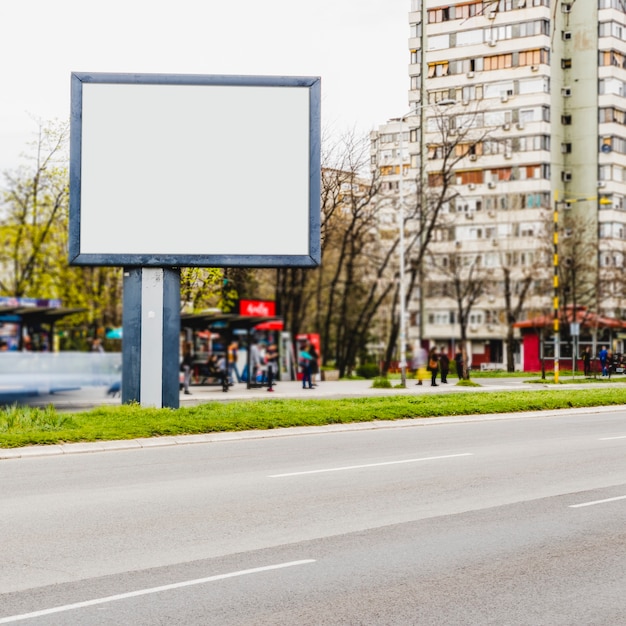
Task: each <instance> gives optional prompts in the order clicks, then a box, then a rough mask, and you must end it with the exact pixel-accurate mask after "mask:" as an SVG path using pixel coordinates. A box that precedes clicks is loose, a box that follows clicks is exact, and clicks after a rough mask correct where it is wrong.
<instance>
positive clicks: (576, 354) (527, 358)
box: [513, 306, 626, 372]
mask: <svg viewBox="0 0 626 626" xmlns="http://www.w3.org/2000/svg"><path fill="white" fill-rule="evenodd" d="M513 326H514V327H515V328H519V330H520V333H521V336H522V369H523V371H525V372H537V371H540V370H541V365H542V360H543V365H544V367H545V368H548V369H551V368H553V367H554V348H555V342H554V330H553V329H554V316H553V315H552V314H544V315H537V316H535V317H533V318H531V319H528V320H524V321H521V322H516V323H515V324H514V325H513ZM625 338H626V321H624V320H620V319H617V318H614V317H606V316H603V315H598V314H597V313H595V312H593V311H591V310H589V309H588V308H587V307H585V306H577V307H575V309H574V307H573V306H569V307H567V308H566V309H565V310H564V311H561V312H560V314H559V339H560V341H559V361H560V362H562V363H563V362H565V365H567V361H570V363H572V366H573V360H574V359H575V360H576V369H582V361H581V360H580V356H581V355H582V353H583V351H584V350H585V348H587V347H589V348H590V349H591V353H592V355H593V356H595V355H596V354H597V353H598V351H599V350H600V346H605V347H606V348H607V349H608V350H610V351H611V352H613V353H614V354H618V353H623V352H624V339H625Z"/></svg>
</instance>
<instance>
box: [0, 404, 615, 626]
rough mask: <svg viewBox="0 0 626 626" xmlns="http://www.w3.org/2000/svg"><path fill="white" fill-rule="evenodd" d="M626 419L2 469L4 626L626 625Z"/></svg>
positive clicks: (435, 430)
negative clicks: (19, 625)
mask: <svg viewBox="0 0 626 626" xmlns="http://www.w3.org/2000/svg"><path fill="white" fill-rule="evenodd" d="M625 418H626V409H624V408H623V407H622V408H620V409H618V408H614V409H610V410H605V409H595V410H590V411H588V412H586V411H581V410H578V411H564V412H555V413H548V414H543V415H541V416H536V415H533V416H528V415H516V416H510V415H508V416H501V417H500V418H497V419H493V418H491V419H485V418H480V417H476V418H454V419H445V420H433V419H431V420H414V421H411V422H402V424H401V425H398V424H389V425H385V427H384V428H380V427H378V428H375V429H374V428H373V429H369V430H368V429H363V428H362V427H359V428H355V429H350V428H346V429H344V430H342V431H340V432H336V431H334V430H333V429H332V428H319V429H312V430H309V431H307V432H306V433H303V432H302V431H301V430H296V431H294V434H292V435H287V436H285V433H284V432H283V433H277V434H276V436H272V435H271V433H265V434H264V435H260V436H257V437H256V438H251V437H243V438H241V439H232V440H222V441H220V440H215V441H213V442H210V443H201V444H190V445H180V446H171V447H159V448H143V449H138V450H122V451H115V452H94V453H91V454H72V455H57V456H50V457H30V458H29V457H24V458H18V459H11V460H4V461H0V485H1V487H0V489H1V494H2V503H3V507H2V515H1V516H0V536H1V537H2V546H3V551H2V568H0V592H1V593H0V624H3V623H22V622H23V623H31V624H37V625H41V624H46V625H51V624H54V625H58V624H64V625H65V624H70V625H73V624H77V625H78V624H80V625H81V626H83V625H86V624H88V625H91V624H129V623H132V624H146V625H148V624H150V625H152V624H187V625H195V624H198V625H199V624H203V625H204V624H219V625H220V626H221V625H230V624H233V625H234V624H237V625H241V624H351V625H352V624H365V625H369V624H419V625H422V624H428V625H430V624H433V625H435V624H436V625H441V624H509V625H516V624H519V625H522V624H524V625H526V624H528V625H530V624H532V625H541V624H546V625H550V626H554V625H559V624H563V625H565V624H568V625H570V624H576V625H583V624H594V625H597V624H606V625H609V624H610V625H612V626H615V625H617V624H624V623H626V594H624V588H625V582H626V558H625V557H626V533H625V532H624V521H625V519H626V457H625V452H626V420H625Z"/></svg>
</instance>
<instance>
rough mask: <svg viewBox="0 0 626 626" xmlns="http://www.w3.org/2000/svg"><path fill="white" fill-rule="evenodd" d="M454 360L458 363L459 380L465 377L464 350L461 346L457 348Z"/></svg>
mask: <svg viewBox="0 0 626 626" xmlns="http://www.w3.org/2000/svg"><path fill="white" fill-rule="evenodd" d="M454 362H455V363H456V375H457V376H458V377H459V380H461V379H462V378H463V351H462V350H461V348H457V349H456V352H455V354H454Z"/></svg>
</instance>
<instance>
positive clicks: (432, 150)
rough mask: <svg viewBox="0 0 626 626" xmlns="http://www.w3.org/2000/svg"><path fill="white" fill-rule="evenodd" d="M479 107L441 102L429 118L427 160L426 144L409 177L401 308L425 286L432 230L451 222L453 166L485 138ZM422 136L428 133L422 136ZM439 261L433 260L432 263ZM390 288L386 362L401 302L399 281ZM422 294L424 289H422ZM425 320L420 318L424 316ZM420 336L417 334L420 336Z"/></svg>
mask: <svg viewBox="0 0 626 626" xmlns="http://www.w3.org/2000/svg"><path fill="white" fill-rule="evenodd" d="M479 115H480V112H479V111H477V110H474V111H468V112H465V113H463V114H462V115H456V114H455V112H454V110H452V114H448V113H447V111H446V110H444V109H443V108H441V109H439V110H437V111H436V113H435V114H434V115H432V116H429V118H428V125H429V129H430V130H431V131H432V132H431V134H430V135H429V138H428V140H429V143H428V144H425V146H426V147H427V148H428V162H426V160H425V159H424V157H425V156H426V155H425V154H424V152H425V151H424V150H422V151H421V152H422V154H420V155H418V165H419V166H420V167H418V171H417V175H416V177H415V178H414V181H413V183H414V184H413V188H414V193H413V194H411V197H412V201H413V204H412V205H409V207H408V210H407V211H405V223H404V231H405V233H406V234H405V260H406V261H407V263H408V268H407V269H408V271H407V274H408V286H407V289H406V292H405V307H404V309H405V310H407V311H408V310H409V303H410V301H411V299H412V298H413V294H414V292H415V290H416V288H417V287H418V286H419V288H420V289H424V287H425V281H424V277H423V270H424V262H425V258H426V255H427V254H428V253H429V246H430V244H431V242H432V241H433V238H434V236H435V233H437V232H439V233H444V232H445V233H447V232H449V231H450V228H451V223H450V222H451V220H450V218H449V215H448V214H447V213H446V209H447V208H448V207H450V206H452V205H453V203H454V201H455V199H456V198H458V197H459V191H458V190H457V188H456V186H455V182H456V181H455V178H456V170H457V167H458V165H459V163H460V162H461V160H462V159H464V158H465V157H467V156H468V155H469V154H474V153H475V152H476V150H477V148H478V147H479V146H480V145H481V143H482V142H483V141H484V140H485V138H486V137H487V135H488V131H486V130H484V129H481V128H480V127H479V125H478V124H477V121H478V119H479ZM422 141H424V142H426V141H427V138H426V137H425V136H423V137H422ZM436 265H437V263H435V266H436ZM397 291H398V293H397V294H394V298H393V302H394V308H393V310H392V320H391V332H390V334H389V340H388V345H387V351H386V358H385V361H386V363H387V364H388V363H389V362H390V361H391V359H392V356H393V353H394V351H395V346H396V342H397V337H398V333H399V327H400V315H399V313H398V309H397V305H399V303H400V297H399V285H397ZM420 297H422V298H423V294H420ZM422 323H423V322H422ZM423 339H424V338H423V337H420V340H423Z"/></svg>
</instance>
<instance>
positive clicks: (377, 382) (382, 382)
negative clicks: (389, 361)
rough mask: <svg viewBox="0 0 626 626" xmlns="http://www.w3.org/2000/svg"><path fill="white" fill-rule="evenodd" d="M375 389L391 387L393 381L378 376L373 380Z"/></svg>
mask: <svg viewBox="0 0 626 626" xmlns="http://www.w3.org/2000/svg"><path fill="white" fill-rule="evenodd" d="M372 387H373V388H374V389H391V381H390V380H389V379H388V378H385V377H384V376H377V377H376V378H374V380H373V382H372Z"/></svg>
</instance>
